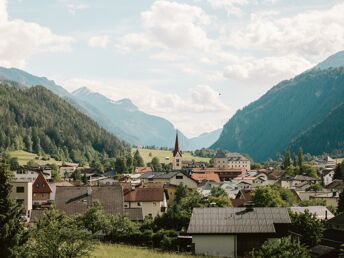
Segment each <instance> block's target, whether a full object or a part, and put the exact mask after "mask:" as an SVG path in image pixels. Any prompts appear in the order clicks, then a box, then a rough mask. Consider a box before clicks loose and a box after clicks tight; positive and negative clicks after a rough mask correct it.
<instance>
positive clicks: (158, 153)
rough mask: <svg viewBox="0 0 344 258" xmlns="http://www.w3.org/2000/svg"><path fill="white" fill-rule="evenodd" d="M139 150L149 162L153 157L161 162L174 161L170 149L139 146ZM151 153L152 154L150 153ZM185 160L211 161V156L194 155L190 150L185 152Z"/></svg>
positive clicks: (133, 150) (134, 149)
mask: <svg viewBox="0 0 344 258" xmlns="http://www.w3.org/2000/svg"><path fill="white" fill-rule="evenodd" d="M135 151H136V148H132V152H133V154H134V152H135ZM139 152H140V154H141V156H142V158H143V160H144V162H145V163H148V162H150V161H151V160H152V158H153V157H158V158H159V160H160V162H161V163H165V164H168V163H171V161H172V152H171V151H169V150H155V149H142V148H139ZM150 153H151V155H149V154H150ZM167 157H168V159H167ZM183 160H190V161H191V160H195V161H204V162H209V160H210V159H209V158H202V157H194V156H192V155H191V153H190V152H183Z"/></svg>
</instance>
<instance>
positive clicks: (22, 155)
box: [10, 150, 62, 165]
mask: <svg viewBox="0 0 344 258" xmlns="http://www.w3.org/2000/svg"><path fill="white" fill-rule="evenodd" d="M10 155H11V157H17V158H18V162H19V165H26V163H27V162H28V161H29V160H34V161H35V162H36V163H38V164H39V165H46V164H52V163H55V164H57V165H61V164H62V162H61V161H56V160H55V159H52V158H50V160H38V159H35V158H36V157H38V156H37V155H36V154H34V153H30V152H26V151H21V150H18V151H11V152H10Z"/></svg>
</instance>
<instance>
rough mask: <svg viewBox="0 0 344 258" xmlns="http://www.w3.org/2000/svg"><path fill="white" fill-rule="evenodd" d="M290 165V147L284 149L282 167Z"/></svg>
mask: <svg viewBox="0 0 344 258" xmlns="http://www.w3.org/2000/svg"><path fill="white" fill-rule="evenodd" d="M289 166H290V148H289V146H288V148H287V149H286V151H285V153H284V162H283V168H284V169H286V168H288V167H289Z"/></svg>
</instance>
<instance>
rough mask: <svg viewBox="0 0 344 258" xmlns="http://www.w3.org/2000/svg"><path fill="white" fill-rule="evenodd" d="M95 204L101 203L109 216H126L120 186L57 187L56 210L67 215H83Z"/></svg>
mask: <svg viewBox="0 0 344 258" xmlns="http://www.w3.org/2000/svg"><path fill="white" fill-rule="evenodd" d="M94 202H100V204H101V205H102V207H103V208H104V211H105V212H106V213H108V214H112V215H123V214H124V209H123V191H122V187H121V185H120V184H115V185H111V186H56V194H55V206H56V209H57V210H58V211H60V212H64V213H66V214H67V215H75V214H83V213H84V212H85V211H86V210H87V208H89V207H91V206H92V205H93V203H94Z"/></svg>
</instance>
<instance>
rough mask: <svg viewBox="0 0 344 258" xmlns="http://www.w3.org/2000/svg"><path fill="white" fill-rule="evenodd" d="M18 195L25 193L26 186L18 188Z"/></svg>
mask: <svg viewBox="0 0 344 258" xmlns="http://www.w3.org/2000/svg"><path fill="white" fill-rule="evenodd" d="M16 191H17V193H24V186H17V189H16Z"/></svg>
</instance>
